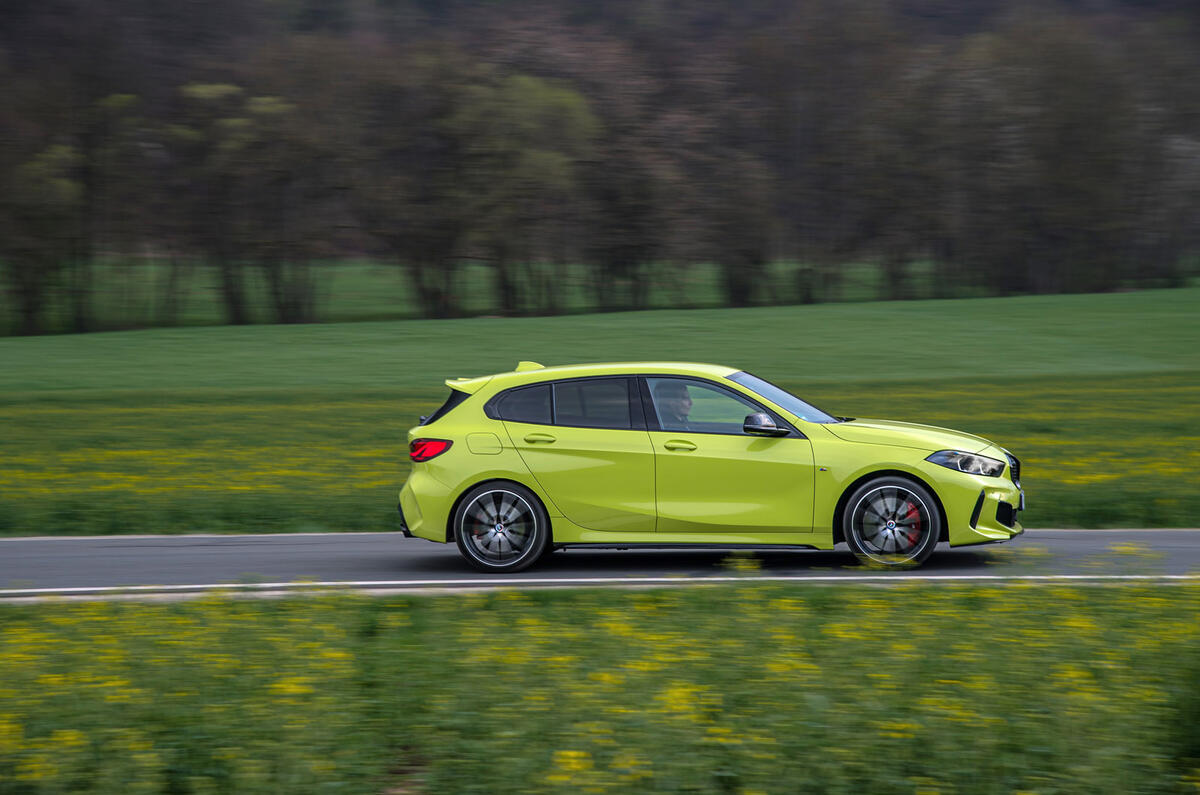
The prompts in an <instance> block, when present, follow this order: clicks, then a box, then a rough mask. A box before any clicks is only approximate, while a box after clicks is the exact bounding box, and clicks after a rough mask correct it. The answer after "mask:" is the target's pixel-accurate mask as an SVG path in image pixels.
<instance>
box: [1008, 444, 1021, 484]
mask: <svg viewBox="0 0 1200 795" xmlns="http://www.w3.org/2000/svg"><path fill="white" fill-rule="evenodd" d="M1004 456H1005V457H1006V458H1007V459H1008V468H1009V470H1010V472H1009V474H1010V475H1012V482H1013V483H1016V484H1017V485H1018V486H1020V485H1021V462H1020V461H1018V460H1017V457H1016V456H1015V455H1013V454H1012V453H1009V452H1005V453H1004Z"/></svg>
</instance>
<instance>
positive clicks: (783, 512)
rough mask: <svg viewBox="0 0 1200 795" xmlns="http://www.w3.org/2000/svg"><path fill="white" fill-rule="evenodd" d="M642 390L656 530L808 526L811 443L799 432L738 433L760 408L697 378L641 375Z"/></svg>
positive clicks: (794, 528) (808, 528)
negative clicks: (652, 471)
mask: <svg viewBox="0 0 1200 795" xmlns="http://www.w3.org/2000/svg"><path fill="white" fill-rule="evenodd" d="M644 390H645V392H644V395H645V400H646V413H647V416H646V422H647V426H648V427H649V428H650V430H649V434H650V439H651V441H652V443H653V445H654V453H655V480H656V485H657V487H656V493H657V501H658V524H657V529H658V532H660V533H672V532H673V533H737V532H739V531H740V532H746V533H771V532H779V533H785V532H786V533H809V532H812V523H813V454H812V444H811V443H810V442H809V441H808V439H806V438H804V436H803V435H802V434H800V432H799V431H797V430H795V429H793V430H792V432H791V433H790V434H789V435H788V436H783V437H763V436H751V435H749V434H747V433H745V432H744V431H743V430H742V423H743V422H744V420H745V418H746V416H747V415H749V414H754V413H756V412H762V411H767V410H766V408H765V407H763V406H760V405H758V404H756V403H755V402H753V401H751V400H750V399H749V398H748V397H746V396H744V395H742V394H740V393H738V392H735V391H733V390H731V389H727V388H725V387H722V386H719V385H717V384H715V383H712V382H709V381H705V380H702V379H693V378H678V377H671V378H655V377H648V378H646V379H645V387H644ZM767 413H769V414H771V415H772V416H773V417H774V419H775V422H776V424H777V425H779V426H780V427H790V426H787V424H786V422H785V421H784V420H783V419H782V418H781V417H779V416H778V415H776V414H775V413H774V412H770V411H767Z"/></svg>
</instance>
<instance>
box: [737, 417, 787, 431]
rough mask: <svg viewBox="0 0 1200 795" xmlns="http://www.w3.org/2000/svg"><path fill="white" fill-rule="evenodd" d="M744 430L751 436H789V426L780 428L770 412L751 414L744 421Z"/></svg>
mask: <svg viewBox="0 0 1200 795" xmlns="http://www.w3.org/2000/svg"><path fill="white" fill-rule="evenodd" d="M742 430H743V431H744V432H745V433H748V434H750V435H751V436H787V435H788V433H789V431H788V429H787V428H780V427H779V426H778V425H776V424H775V420H773V419H771V415H770V414H762V413H759V414H751V415H750V416H749V417H747V418H746V421H745V422H743V423H742Z"/></svg>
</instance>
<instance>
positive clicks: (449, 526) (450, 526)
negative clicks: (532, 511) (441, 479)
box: [446, 478, 554, 544]
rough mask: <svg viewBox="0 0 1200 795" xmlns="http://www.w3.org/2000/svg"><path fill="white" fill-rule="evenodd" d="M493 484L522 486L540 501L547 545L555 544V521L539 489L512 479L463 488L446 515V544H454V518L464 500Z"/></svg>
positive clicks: (475, 483) (494, 480)
mask: <svg viewBox="0 0 1200 795" xmlns="http://www.w3.org/2000/svg"><path fill="white" fill-rule="evenodd" d="M491 483H496V484H501V483H511V484H512V485H514V486H520V487H521V488H523V489H525V490H526V491H528V492H529V493H530V494H532V495H533V497H534V499H536V500H537V501H538V505H539V506H541V509H542V511H543V513H545V515H546V530H547V533H548V537H547V539H546V543H547V544H552V543H554V520H553V519H552V518H551V516H550V509H549V508H547V507H546V501H545V500H544V499H542V495H541V494H539V493H538V490H537V489H535V488H533V487H532V486H529V485H527V484H525V483H522V482H521V481H519V480H514V479H512V478H484V479H483V480H478V481H475V482H474V483H469V484H467V485H466V486H465V487H463V490H462V491H460V492H459V493H458V496H457V497H455V498H454V502H453V503H452V504H451V505H450V511H449V513H447V514H446V543H447V544H452V543H454V517H455V516H457V515H458V506H459V505H461V504H462V501H463V498H465V497H466V496H467V495H468V494H470V493H471V492H472V491H474V490H475V489H476V488H478V487H480V486H486V485H488V484H491Z"/></svg>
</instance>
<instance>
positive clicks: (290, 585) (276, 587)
mask: <svg viewBox="0 0 1200 795" xmlns="http://www.w3.org/2000/svg"><path fill="white" fill-rule="evenodd" d="M904 581H910V582H911V581H917V582H949V583H953V582H966V583H969V582H1073V581H1078V582H1121V581H1125V582H1172V581H1197V582H1200V573H1196V574H1011V575H1008V574H847V575H842V576H836V575H821V576H812V577H809V576H803V575H793V576H789V575H769V576H762V577H755V576H745V577H737V576H714V577H685V576H679V577H537V578H530V579H514V580H496V579H486V580H485V579H474V580H338V581H324V582H267V583H228V582H226V583H203V584H199V583H198V584H194V585H128V586H95V587H87V586H79V587H71V588H13V589H7V590H0V598H7V599H12V598H20V597H30V596H83V595H89V596H90V595H96V596H103V595H109V594H112V595H131V594H161V593H187V592H201V591H232V592H254V591H303V590H317V589H321V588H336V589H361V590H374V589H381V588H397V589H408V588H440V589H446V590H453V589H457V588H488V589H499V588H521V587H529V586H594V585H683V584H687V585H704V584H706V583H735V582H736V583H742V584H749V583H756V582H821V583H830V582H870V583H896V582H904Z"/></svg>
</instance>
